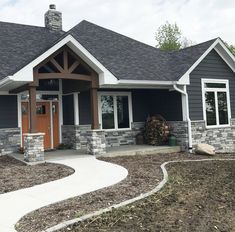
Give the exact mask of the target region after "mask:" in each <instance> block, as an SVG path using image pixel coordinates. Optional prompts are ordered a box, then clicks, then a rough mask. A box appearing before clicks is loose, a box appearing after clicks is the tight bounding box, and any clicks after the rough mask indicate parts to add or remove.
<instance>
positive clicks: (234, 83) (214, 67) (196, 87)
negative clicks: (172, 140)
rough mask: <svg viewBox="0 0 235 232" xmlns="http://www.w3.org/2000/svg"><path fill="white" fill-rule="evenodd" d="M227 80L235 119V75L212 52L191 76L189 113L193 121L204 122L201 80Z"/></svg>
mask: <svg viewBox="0 0 235 232" xmlns="http://www.w3.org/2000/svg"><path fill="white" fill-rule="evenodd" d="M202 78H207V79H227V80H229V87H230V100H231V114H232V117H233V118H234V117H235V74H234V73H233V72H232V70H231V69H230V68H229V66H228V65H227V64H226V63H225V62H224V60H223V59H222V58H221V57H220V56H219V55H218V53H217V52H216V51H215V50H212V51H211V52H210V53H209V54H208V55H207V56H206V57H205V58H204V59H203V60H202V62H201V63H200V64H199V65H198V66H197V67H196V68H195V69H194V70H193V72H192V73H191V74H190V85H189V86H188V87H187V92H188V95H189V112H190V118H191V120H203V108H202V91H201V79H202Z"/></svg>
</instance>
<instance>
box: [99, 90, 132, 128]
mask: <svg viewBox="0 0 235 232" xmlns="http://www.w3.org/2000/svg"><path fill="white" fill-rule="evenodd" d="M110 95H111V96H113V101H114V102H113V103H114V127H115V128H112V129H102V128H103V125H102V110H101V96H110ZM117 96H127V97H128V110H129V127H128V128H118V118H117V101H116V99H117ZM132 110H133V109H132V93H131V92H103V91H100V92H98V113H99V124H100V128H101V129H102V130H105V131H126V130H131V126H132V122H133V111H132Z"/></svg>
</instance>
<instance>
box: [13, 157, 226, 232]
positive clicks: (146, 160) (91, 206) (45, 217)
mask: <svg viewBox="0 0 235 232" xmlns="http://www.w3.org/2000/svg"><path fill="white" fill-rule="evenodd" d="M218 157H220V158H224V157H228V158H229V157H230V156H229V155H226V156H225V155H223V156H218ZM199 158H204V159H205V158H208V157H205V156H192V155H191V156H189V155H188V154H183V153H175V154H157V155H146V156H129V157H125V156H124V157H112V158H102V160H104V161H109V162H113V163H116V164H119V165H122V166H124V167H125V168H127V169H128V172H129V174H128V176H127V178H126V179H125V180H123V181H121V182H120V183H118V184H116V185H113V186H111V187H107V188H104V189H101V190H98V191H95V192H92V193H88V194H85V195H82V196H79V197H74V198H71V199H68V200H65V201H61V202H58V203H55V204H52V205H49V206H47V207H43V208H41V209H39V210H36V211H34V212H31V213H29V214H27V215H26V216H24V217H23V218H22V219H21V220H20V221H19V223H17V227H16V228H17V230H18V231H19V232H38V231H42V230H44V229H46V228H49V227H51V226H54V225H56V224H58V223H61V222H62V221H67V220H70V219H73V218H76V217H79V216H81V215H84V214H86V213H90V212H92V211H96V210H98V209H101V208H105V207H108V206H110V205H113V204H117V203H120V202H122V201H124V200H127V199H130V198H133V197H136V196H138V195H139V194H141V193H144V192H147V191H149V190H152V189H153V188H154V187H155V186H156V185H157V184H158V183H159V181H160V180H161V179H162V171H161V169H160V165H161V164H162V163H163V162H165V161H169V160H176V159H199ZM212 158H215V157H212ZM94 175H95V173H94ZM107 175H108V173H107ZM65 231H67V230H65ZM125 231H126V230H125Z"/></svg>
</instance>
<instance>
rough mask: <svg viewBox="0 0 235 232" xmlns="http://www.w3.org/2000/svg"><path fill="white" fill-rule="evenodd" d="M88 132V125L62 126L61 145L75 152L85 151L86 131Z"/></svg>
mask: <svg viewBox="0 0 235 232" xmlns="http://www.w3.org/2000/svg"><path fill="white" fill-rule="evenodd" d="M90 130H91V126H90V125H80V126H75V125H63V126H62V143H64V144H66V145H68V146H69V147H71V148H73V149H75V150H78V149H85V148H86V147H87V137H88V131H90Z"/></svg>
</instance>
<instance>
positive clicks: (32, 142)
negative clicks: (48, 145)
mask: <svg viewBox="0 0 235 232" xmlns="http://www.w3.org/2000/svg"><path fill="white" fill-rule="evenodd" d="M23 136H24V160H25V161H26V162H37V161H44V136H45V134H44V133H27V134H24V135H23Z"/></svg>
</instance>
